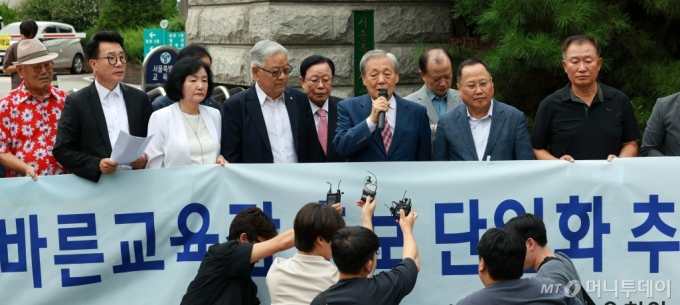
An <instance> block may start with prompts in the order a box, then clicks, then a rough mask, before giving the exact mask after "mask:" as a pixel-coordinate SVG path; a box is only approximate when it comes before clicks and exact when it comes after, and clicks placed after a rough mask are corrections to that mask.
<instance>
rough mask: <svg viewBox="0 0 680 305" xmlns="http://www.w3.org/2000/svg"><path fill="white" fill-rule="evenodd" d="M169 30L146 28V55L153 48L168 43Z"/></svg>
mask: <svg viewBox="0 0 680 305" xmlns="http://www.w3.org/2000/svg"><path fill="white" fill-rule="evenodd" d="M167 40H168V35H167V31H166V30H164V29H144V57H146V54H149V52H150V51H151V49H153V48H156V47H160V46H163V45H166V44H168V41H167Z"/></svg>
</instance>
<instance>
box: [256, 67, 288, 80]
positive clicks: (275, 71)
mask: <svg viewBox="0 0 680 305" xmlns="http://www.w3.org/2000/svg"><path fill="white" fill-rule="evenodd" d="M256 67H258V68H259V69H260V70H262V71H264V72H267V73H269V74H271V75H272V77H274V78H278V77H279V76H281V73H283V74H285V75H288V74H290V71H293V66H291V65H290V64H286V66H285V67H284V68H283V69H282V70H274V71H269V70H267V69H265V68H262V67H260V66H256Z"/></svg>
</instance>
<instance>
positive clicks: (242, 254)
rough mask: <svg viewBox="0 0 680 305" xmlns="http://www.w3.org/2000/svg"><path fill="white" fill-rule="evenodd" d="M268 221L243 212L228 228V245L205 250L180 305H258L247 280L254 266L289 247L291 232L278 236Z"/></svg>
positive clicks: (255, 212)
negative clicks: (194, 276)
mask: <svg viewBox="0 0 680 305" xmlns="http://www.w3.org/2000/svg"><path fill="white" fill-rule="evenodd" d="M277 235H278V232H277V231H276V226H275V225H274V223H273V222H272V219H271V217H269V216H267V214H265V213H264V212H263V211H262V210H260V209H259V208H257V207H251V208H247V209H245V210H243V211H241V212H239V213H238V214H236V216H235V217H234V220H232V221H231V225H230V226H229V241H227V242H224V243H219V244H214V245H212V246H210V248H208V253H206V255H205V257H204V258H203V261H202V262H201V266H200V267H199V268H198V272H197V274H196V278H194V280H193V281H192V282H191V283H190V284H189V287H188V288H187V292H186V294H185V295H184V297H183V298H182V302H181V304H182V305H202V304H215V305H223V304H224V305H226V304H230V305H239V304H243V305H250V304H260V300H259V299H258V298H257V285H256V284H255V283H254V282H253V280H252V279H251V277H250V273H251V271H252V270H253V266H254V265H255V263H256V262H257V261H259V260H261V259H263V258H265V257H268V256H271V255H273V254H274V253H277V252H280V251H284V250H287V249H290V248H292V247H293V240H294V235H293V230H288V231H286V232H284V233H281V234H280V235H278V236H277Z"/></svg>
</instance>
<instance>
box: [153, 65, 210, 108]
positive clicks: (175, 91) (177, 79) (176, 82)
mask: <svg viewBox="0 0 680 305" xmlns="http://www.w3.org/2000/svg"><path fill="white" fill-rule="evenodd" d="M201 68H203V69H205V73H207V74H208V91H206V94H205V96H206V98H207V97H209V96H211V95H212V92H213V88H215V84H214V83H213V76H212V71H211V70H210V66H209V65H208V64H207V63H205V62H204V61H202V60H201V59H200V58H198V57H185V58H182V59H180V60H178V61H177V63H175V65H174V66H172V70H171V71H170V74H169V75H168V80H167V81H166V82H165V85H163V88H165V94H166V95H167V96H168V98H170V100H171V101H175V102H177V101H179V100H180V99H182V98H184V92H182V88H184V81H185V80H186V78H187V76H189V75H192V74H194V73H197V72H198V71H200V70H201Z"/></svg>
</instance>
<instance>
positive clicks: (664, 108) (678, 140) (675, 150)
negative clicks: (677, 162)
mask: <svg viewBox="0 0 680 305" xmlns="http://www.w3.org/2000/svg"><path fill="white" fill-rule="evenodd" d="M679 122H680V92H679V93H676V94H673V95H669V96H666V97H662V98H660V99H658V100H656V104H655V105H654V109H653V110H652V115H651V116H650V117H649V120H648V121H647V128H646V129H645V134H644V136H643V137H642V147H641V148H640V155H641V156H643V157H660V156H664V155H665V156H680V124H678V123H679Z"/></svg>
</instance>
